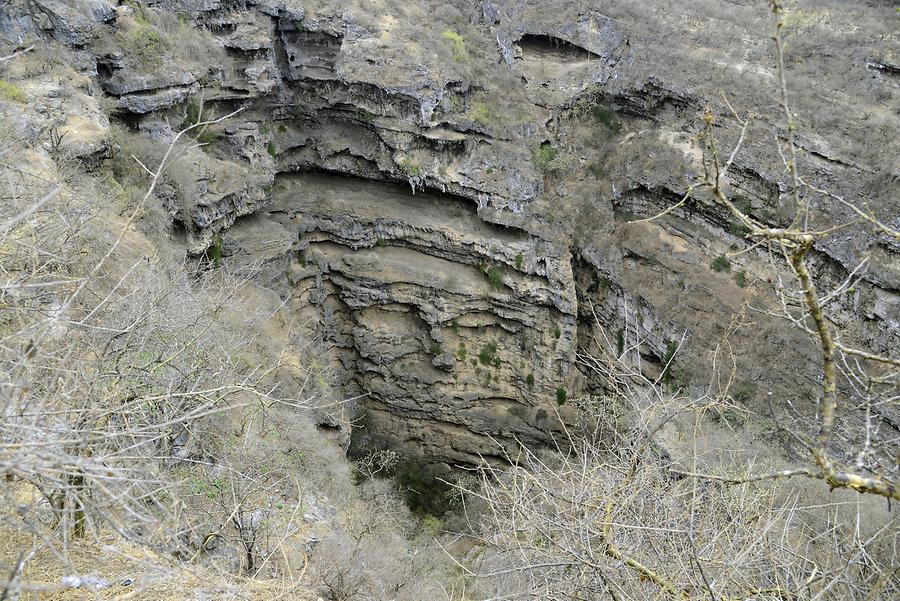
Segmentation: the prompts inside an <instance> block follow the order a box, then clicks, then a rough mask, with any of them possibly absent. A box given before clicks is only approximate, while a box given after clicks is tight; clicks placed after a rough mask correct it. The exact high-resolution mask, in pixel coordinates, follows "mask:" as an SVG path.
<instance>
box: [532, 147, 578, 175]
mask: <svg viewBox="0 0 900 601" xmlns="http://www.w3.org/2000/svg"><path fill="white" fill-rule="evenodd" d="M531 160H532V161H533V162H534V166H535V167H537V169H538V171H540V172H541V173H543V174H544V175H551V174H556V173H560V172H562V171H566V170H567V169H569V167H570V166H571V160H570V159H569V157H568V156H566V155H564V154H563V153H562V152H560V150H559V148H557V147H555V146H552V145H550V144H541V145H539V146H535V147H534V148H532V149H531Z"/></svg>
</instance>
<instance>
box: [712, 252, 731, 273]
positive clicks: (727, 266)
mask: <svg viewBox="0 0 900 601" xmlns="http://www.w3.org/2000/svg"><path fill="white" fill-rule="evenodd" d="M709 266H710V268H711V269H712V270H713V271H717V272H721V271H731V261H729V260H728V257H726V256H725V255H719V256H718V257H716V258H715V259H713V262H712V263H710V264H709Z"/></svg>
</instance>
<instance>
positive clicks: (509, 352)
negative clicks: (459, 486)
mask: <svg viewBox="0 0 900 601" xmlns="http://www.w3.org/2000/svg"><path fill="white" fill-rule="evenodd" d="M807 4H808V6H807ZM723 7H726V8H725V9H723ZM793 14H794V15H796V17H795V18H796V21H792V22H791V27H793V28H794V29H793V30H792V31H793V32H794V35H795V37H794V38H791V39H792V40H794V41H795V42H796V44H795V46H794V47H793V48H795V50H794V51H793V54H791V57H790V64H791V68H792V69H793V72H794V76H793V77H792V81H791V84H792V90H793V91H794V93H795V99H796V109H797V111H798V113H800V114H812V115H815V117H814V118H813V117H810V118H809V120H808V121H807V122H806V123H804V125H805V126H806V125H808V127H804V129H803V132H802V135H801V145H802V147H803V149H804V154H803V165H802V167H803V169H804V170H805V173H807V174H808V175H809V178H810V180H811V181H814V182H817V183H818V184H820V185H827V186H828V187H829V188H830V189H831V190H833V191H834V192H835V193H837V194H840V195H843V196H845V197H846V198H855V199H861V200H863V201H864V202H867V203H868V204H869V206H871V207H872V208H873V209H874V210H875V211H876V212H877V213H878V214H879V216H880V217H881V218H882V219H883V220H884V221H886V222H889V223H893V224H895V225H897V224H898V223H900V222H898V219H900V204H898V194H897V192H898V184H897V163H896V156H897V150H898V145H897V136H896V134H897V132H898V131H900V127H898V125H900V118H898V114H897V111H896V109H895V108H891V107H896V99H897V96H898V81H897V77H896V73H897V68H896V60H895V57H894V54H893V52H894V51H893V48H895V47H896V30H895V29H894V30H893V31H892V30H891V29H890V27H891V26H890V23H892V22H893V23H894V24H896V16H895V15H894V13H893V12H892V10H890V9H889V8H888V7H887V5H884V6H880V5H877V4H874V5H869V4H863V3H860V4H859V5H858V6H853V7H850V8H848V7H846V5H845V4H844V3H835V4H833V5H832V4H827V3H826V4H822V3H815V4H813V3H804V4H802V6H797V7H796V11H795V12H794V13H793ZM845 16H848V17H852V19H853V22H854V23H858V24H860V29H861V30H863V31H857V32H855V33H853V32H851V33H845V32H844V31H843V30H842V29H841V28H840V27H839V24H840V22H841V21H842V19H843V18H844V17H845ZM766 17H767V15H766V11H765V9H764V7H761V6H757V5H755V3H744V2H725V1H724V0H723V1H722V2H709V3H696V5H694V4H693V3H692V4H691V6H681V5H678V4H675V3H671V4H670V3H665V2H663V3H659V5H658V6H656V5H649V4H648V5H646V6H644V5H641V4H639V3H633V2H627V3H626V2H608V3H604V4H599V5H598V4H596V3H579V2H565V3H554V2H549V3H548V2H526V1H523V0H507V1H500V0H498V1H495V2H491V1H484V2H477V3H470V2H463V1H459V2H450V3H432V2H424V1H422V2H412V3H404V4H399V3H398V4H397V5H395V6H389V5H385V6H382V3H371V2H364V1H362V0H358V1H356V2H353V1H348V2H328V1H326V0H310V1H308V2H304V1H301V0H259V1H256V0H247V1H244V2H231V1H224V0H222V1H220V0H162V1H159V2H153V1H147V2H144V3H142V4H141V3H126V4H123V5H120V6H113V5H111V4H109V3H107V2H105V1H104V0H27V1H26V0H13V1H12V2H10V3H7V4H6V5H5V6H4V7H3V9H2V10H0V36H2V37H3V39H4V40H5V42H6V46H5V47H6V48H8V49H9V50H14V49H15V47H16V46H25V45H28V44H30V43H32V42H36V43H38V44H40V45H41V46H42V47H41V48H38V49H37V50H35V51H33V52H32V56H31V57H30V58H29V60H27V61H16V62H15V63H12V62H11V63H10V65H9V66H8V67H7V68H6V71H5V72H4V73H3V74H2V76H3V78H4V80H7V81H9V82H12V83H13V84H15V85H16V86H19V87H21V89H22V90H23V91H24V94H25V95H26V97H27V99H28V101H29V102H30V103H32V105H34V106H36V107H37V108H36V109H35V110H34V112H32V113H28V115H29V116H28V117H27V118H25V119H23V121H22V123H21V131H18V132H14V134H13V135H14V136H16V137H21V138H22V139H27V140H29V141H31V142H33V143H41V144H45V145H49V146H52V147H53V148H54V150H56V151H60V152H65V153H66V154H67V156H72V157H75V158H77V159H78V160H80V161H82V163H83V164H86V165H89V166H92V168H94V169H97V170H104V169H112V175H113V177H116V178H117V181H119V180H122V181H120V183H121V184H122V186H123V188H127V181H125V180H126V179H127V177H134V176H133V174H132V175H129V176H127V177H126V176H123V175H122V174H121V170H120V171H116V170H115V169H114V168H111V167H110V164H113V165H115V164H116V163H114V159H115V157H117V156H122V155H123V151H122V149H123V148H131V147H132V146H134V145H135V144H136V143H137V142H136V141H143V142H140V144H144V145H145V146H144V147H141V148H140V149H139V150H144V151H146V152H147V153H149V154H151V155H152V148H153V145H154V144H161V143H163V142H167V141H168V140H170V139H171V137H172V135H173V132H174V131H176V130H177V129H178V128H179V126H184V125H189V124H190V123H192V122H196V120H197V118H198V115H200V114H202V115H204V116H207V115H214V116H220V115H224V114H227V113H230V112H232V111H235V110H238V109H240V110H241V112H239V113H238V114H236V115H234V116H233V117H231V118H229V119H227V120H225V121H223V122H221V123H216V124H213V125H211V126H209V127H208V128H207V129H206V130H205V131H203V133H201V134H200V136H198V137H197V138H196V140H194V139H193V138H194V136H193V135H191V136H188V137H186V139H185V143H184V144H181V145H180V146H179V149H180V150H179V151H180V152H181V153H182V154H181V155H180V157H179V160H178V161H177V162H176V163H175V164H174V165H173V166H172V168H171V169H170V170H169V171H168V172H167V174H166V177H165V178H164V181H163V183H162V185H161V186H160V188H159V190H158V193H157V195H156V196H157V201H158V206H159V207H160V208H162V209H164V210H165V211H166V213H167V214H168V215H169V218H170V219H171V227H172V231H173V232H174V233H177V234H178V235H181V236H183V244H184V248H185V250H186V251H187V252H188V253H190V254H195V255H196V254H202V253H204V252H207V251H208V250H209V249H211V248H212V249H214V251H215V253H219V252H221V253H222V254H223V255H224V256H225V260H226V261H231V262H234V263H253V264H255V265H258V266H261V272H260V273H261V275H260V277H261V278H262V279H264V280H265V281H266V282H267V283H268V284H269V285H270V286H271V287H273V288H275V289H276V290H278V291H279V292H280V293H281V294H282V296H283V298H284V299H285V302H286V303H289V304H290V306H292V307H293V308H294V311H295V313H296V315H297V317H298V320H299V321H301V322H303V323H306V324H308V329H309V331H310V332H311V333H313V334H314V339H315V340H316V341H317V344H318V345H319V347H320V349H321V357H322V361H323V363H326V364H328V365H330V366H331V367H332V369H331V372H332V373H333V374H334V378H335V382H334V383H335V384H336V385H337V389H338V390H339V393H340V396H341V397H342V398H344V399H351V401H349V402H348V403H345V404H342V405H341V406H340V410H338V411H333V412H331V415H330V416H329V417H323V419H324V420H326V421H328V423H330V424H332V425H340V426H341V427H344V426H346V425H347V424H349V423H350V422H351V421H352V422H353V431H354V440H355V441H356V442H358V443H359V446H360V447H361V448H367V447H371V446H382V445H388V446H399V447H401V448H403V449H405V450H407V451H408V452H410V453H413V454H416V455H421V456H424V457H425V458H427V459H428V460H429V461H439V462H447V463H451V464H470V463H476V462H478V461H479V460H480V458H482V457H485V458H489V459H492V460H496V461H502V460H503V457H502V452H501V449H500V447H498V442H499V443H500V444H501V445H503V444H507V443H509V444H507V447H508V448H511V447H512V446H514V441H518V442H523V443H526V444H538V443H548V442H549V441H550V440H551V437H552V436H553V434H554V426H553V424H555V423H558V422H557V420H556V419H555V413H556V412H557V411H561V412H562V413H563V415H564V417H566V418H568V417H570V414H569V413H568V412H569V411H570V405H571V403H566V402H565V401H566V400H567V399H571V398H573V397H576V396H578V395H580V394H584V393H588V392H592V391H593V389H592V387H591V386H592V384H591V383H590V382H588V381H587V379H586V378H585V376H584V375H582V374H581V373H580V372H579V371H578V369H577V367H576V362H575V354H576V351H577V349H578V348H579V346H581V345H586V344H588V345H589V344H590V337H591V335H592V333H593V332H594V325H595V324H594V319H595V316H596V318H597V319H598V320H599V324H600V325H601V326H602V327H603V328H604V329H605V331H606V332H607V334H608V335H609V337H610V340H612V341H613V344H615V340H616V339H618V340H619V341H621V342H619V345H620V346H621V345H623V344H625V342H628V343H629V344H631V343H634V342H635V341H638V340H639V341H640V349H639V350H635V351H634V352H633V353H631V354H632V360H633V361H634V362H636V363H638V362H639V363H640V364H641V366H642V368H643V369H644V370H645V371H646V373H647V374H648V375H650V376H652V377H655V376H656V375H658V374H659V371H660V369H661V365H662V363H663V362H664V357H666V355H667V353H669V352H670V349H671V347H672V342H673V341H680V340H682V338H683V339H684V344H683V350H682V351H681V353H680V354H679V358H678V360H677V374H678V378H679V381H680V382H681V383H683V384H690V383H691V382H695V383H699V384H700V385H703V384H705V383H706V382H707V381H708V380H709V375H710V374H709V365H710V364H709V362H708V361H709V358H708V352H709V351H710V350H712V349H714V348H716V347H717V345H720V344H721V343H722V342H723V340H724V339H725V338H726V337H728V338H729V340H730V345H731V348H732V350H733V352H734V355H735V360H736V361H737V364H738V366H739V367H740V374H741V376H740V382H739V384H740V387H741V392H740V396H741V399H740V400H742V401H744V402H749V403H753V402H759V401H761V400H763V399H765V398H773V397H774V398H780V399H784V400H788V401H792V402H795V403H797V404H798V405H801V406H802V405H808V403H809V396H808V395H809V392H808V391H809V390H810V389H811V388H812V387H813V386H814V385H815V383H816V378H817V375H816V374H817V373H818V371H817V370H818V366H817V364H816V361H815V359H816V354H815V347H814V346H813V344H812V342H811V341H810V340H808V339H806V338H805V337H804V336H802V335H800V334H798V333H797V332H796V331H795V330H792V329H789V328H788V327H787V326H786V325H785V323H784V322H783V321H780V320H778V319H776V318H774V317H771V316H769V315H766V314H764V313H758V312H757V313H752V314H750V315H749V316H748V313H747V311H746V309H742V306H743V305H744V303H745V302H748V301H752V302H753V303H755V306H757V307H762V308H769V309H774V308H775V307H776V300H777V298H776V295H775V288H774V284H775V283H776V282H777V279H778V278H779V277H780V276H781V275H783V274H784V268H783V266H782V265H779V264H777V263H776V264H771V263H770V262H769V258H768V256H767V254H766V253H764V252H762V251H761V250H760V249H756V248H749V247H748V244H747V243H746V241H745V240H744V239H743V238H742V236H741V232H740V231H739V229H737V228H735V226H734V224H732V223H730V220H729V219H728V218H727V216H725V215H724V214H723V213H722V212H721V211H719V210H718V209H716V208H715V207H714V205H713V204H712V203H711V202H709V201H708V199H703V198H699V199H698V200H697V201H695V202H693V203H691V204H689V205H687V206H685V207H684V208H682V209H680V210H677V211H674V212H672V213H671V214H669V215H667V216H666V217H665V218H663V219H660V220H658V221H655V222H642V223H633V221H634V220H635V218H636V217H647V216H650V215H652V214H654V213H656V212H657V211H659V210H662V209H663V208H665V207H667V206H669V205H671V204H674V203H675V202H677V201H678V200H679V199H680V198H681V196H682V195H683V193H684V191H685V190H686V188H687V186H689V185H690V184H691V182H692V181H694V179H695V178H696V176H697V174H698V173H701V172H702V166H701V157H702V152H701V150H700V147H699V145H698V143H697V141H696V133H697V132H698V131H699V130H700V128H701V125H702V122H701V119H700V117H701V115H702V112H703V109H704V107H707V106H709V107H711V108H712V110H713V112H714V113H715V115H716V119H717V129H718V134H719V136H720V138H721V140H722V141H723V143H724V144H725V145H726V146H727V145H728V144H731V143H734V141H735V140H736V138H737V134H738V126H737V125H736V123H735V122H734V121H733V120H731V119H730V118H729V111H728V110H727V108H726V105H725V103H724V102H723V100H722V98H721V96H719V91H720V90H726V91H728V93H729V98H730V100H731V102H732V104H733V105H734V106H735V108H736V109H737V110H739V111H740V112H742V113H744V112H747V111H753V112H755V113H757V115H758V116H757V119H758V120H759V122H760V123H761V125H760V127H759V128H758V129H755V130H751V132H750V135H749V137H748V140H747V144H746V147H745V149H744V151H743V152H742V153H740V154H739V155H738V156H737V159H736V162H735V165H734V168H733V169H732V171H731V173H730V174H729V182H728V183H729V188H730V191H731V192H732V193H733V194H734V195H735V196H736V197H739V198H740V199H741V202H742V203H743V206H745V207H746V209H747V210H749V211H750V212H752V214H753V215H755V216H756V217H757V218H759V219H761V220H762V221H764V222H766V223H770V224H772V225H776V224H784V223H786V219H788V216H789V215H790V214H791V211H792V207H790V206H789V205H788V204H787V200H786V195H785V194H784V192H785V187H784V184H783V179H784V178H783V166H782V163H781V159H780V158H779V156H778V153H777V151H776V150H775V146H774V143H773V141H772V137H771V131H772V128H773V127H774V128H775V131H782V133H783V129H782V130H778V127H779V126H778V123H779V121H778V113H777V110H776V108H777V107H775V105H774V103H773V99H774V98H775V95H776V92H777V90H776V88H775V86H774V76H773V67H772V60H773V59H772V55H771V48H770V47H769V44H768V39H767V38H768V32H769V31H770V26H771V22H770V21H769V20H767V18H766ZM892 19H893V21H891V20H892ZM816 39H820V40H821V39H827V40H828V47H830V48H836V49H837V51H836V52H834V53H833V54H831V55H824V56H823V55H821V54H818V53H814V52H813V50H811V49H810V48H812V47H814V40H816ZM663 40H664V42H663ZM848 47H850V48H851V49H852V51H849V52H846V53H845V52H843V49H845V48H848ZM51 48H52V50H51ZM57 52H59V53H63V54H62V56H64V57H65V61H64V64H60V61H59V59H58V57H59V56H60V55H59V54H54V53H57ZM3 54H6V53H5V52H4V53H3ZM816 82H820V83H821V85H820V87H819V88H817V87H816V86H814V85H813V84H814V83H816ZM0 107H2V108H3V110H14V109H17V108H18V107H17V106H16V102H14V101H11V100H5V101H2V102H0ZM848 107H852V110H848ZM111 123H113V124H114V126H115V127H118V128H121V129H115V127H114V126H112V125H111ZM126 139H127V140H126ZM123 140H126V141H124V142H123ZM187 142H192V143H187ZM129 144H131V145H132V146H129ZM136 154H138V156H141V155H140V154H139V152H136ZM126 158H127V157H126ZM815 203H816V206H815V208H816V213H815V214H816V217H815V219H816V223H821V224H833V223H837V222H841V221H843V220H846V219H847V218H848V216H849V212H848V210H847V209H846V208H844V207H842V206H840V205H837V204H836V203H832V202H826V200H825V199H822V198H819V199H815ZM741 250H746V251H747V252H743V253H740V252H738V251H741ZM898 252H900V249H898V248H896V246H895V245H892V243H891V242H890V241H889V240H887V239H878V238H875V239H873V237H872V236H870V235H866V234H863V233H862V230H861V229H860V228H858V227H851V228H846V229H843V230H841V231H840V232H839V233H838V234H836V235H834V236H831V237H830V238H829V239H828V240H827V241H826V242H825V243H823V244H822V245H821V246H820V247H819V248H817V249H816V267H817V269H818V270H819V271H820V272H821V275H822V276H823V277H824V279H825V280H826V281H828V282H834V283H837V282H840V281H842V280H843V279H845V278H846V277H847V275H848V274H849V273H850V271H852V270H854V269H855V268H856V267H857V265H858V263H859V261H860V260H861V259H862V257H863V256H865V255H866V254H870V255H871V259H870V261H869V264H868V267H867V269H866V270H864V272H863V273H862V280H861V281H860V282H859V283H858V284H857V285H856V286H855V287H854V291H853V293H852V294H848V295H846V296H845V297H843V298H840V299H838V300H836V301H834V304H835V306H834V310H835V314H836V315H837V317H838V319H840V320H841V322H842V325H844V326H846V337H847V339H849V340H852V341H854V343H856V344H859V345H861V346H864V347H866V348H871V349H874V350H877V351H880V352H896V349H897V348H898V343H900V255H898ZM729 253H730V255H729V256H730V257H731V258H730V259H729V265H728V269H727V270H722V271H720V272H715V271H713V270H711V269H710V264H711V262H713V261H714V260H715V259H716V258H717V257H720V256H723V255H727V254H729ZM739 314H743V316H744V317H743V318H742V319H743V320H744V321H751V320H752V325H751V326H749V327H744V328H743V329H739V328H737V326H739V325H740V322H741V320H738V319H736V316H737V315H739ZM735 330H736V332H735ZM619 350H624V349H621V348H620V349H619ZM788 354H789V356H790V359H788V360H785V356H786V355H788ZM883 417H884V418H885V419H886V420H887V421H888V422H889V423H890V424H891V426H892V427H894V428H896V427H898V425H900V420H898V418H897V416H895V415H892V414H890V413H889V412H888V411H887V410H886V411H885V413H884V415H883Z"/></svg>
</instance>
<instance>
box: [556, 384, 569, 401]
mask: <svg viewBox="0 0 900 601" xmlns="http://www.w3.org/2000/svg"><path fill="white" fill-rule="evenodd" d="M566 396H568V395H567V393H566V389H565V388H563V387H562V386H560V387H559V388H557V389H556V404H557V405H565V404H566Z"/></svg>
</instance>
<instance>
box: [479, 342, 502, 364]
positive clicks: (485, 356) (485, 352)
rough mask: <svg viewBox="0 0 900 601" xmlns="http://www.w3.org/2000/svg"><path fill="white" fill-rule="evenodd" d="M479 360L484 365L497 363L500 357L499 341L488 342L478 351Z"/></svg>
mask: <svg viewBox="0 0 900 601" xmlns="http://www.w3.org/2000/svg"><path fill="white" fill-rule="evenodd" d="M478 361H479V362H480V363H481V364H482V365H497V364H498V363H499V361H500V358H499V357H497V343H496V342H488V343H487V344H486V345H484V346H483V347H481V350H480V351H478Z"/></svg>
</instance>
